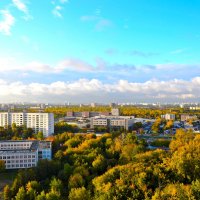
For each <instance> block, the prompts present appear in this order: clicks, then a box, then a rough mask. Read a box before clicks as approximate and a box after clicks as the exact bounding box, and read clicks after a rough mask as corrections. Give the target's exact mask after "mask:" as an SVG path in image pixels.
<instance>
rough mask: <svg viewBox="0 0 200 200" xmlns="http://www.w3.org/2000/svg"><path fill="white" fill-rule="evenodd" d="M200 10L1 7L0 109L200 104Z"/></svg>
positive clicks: (43, 3) (183, 3) (158, 5)
mask: <svg viewBox="0 0 200 200" xmlns="http://www.w3.org/2000/svg"><path fill="white" fill-rule="evenodd" d="M199 9H200V2H199V1H198V0H190V1H188V0H176V1H174V0H115V1H111V0H40V1H36V0H2V1H0V83H1V84H0V93H1V94H0V102H8V101H9V102H12V101H34V102H66V101H71V102H93V101H96V102H110V101H115V102H119V101H120V102H127V101H132V102H134V101H147V102H148V101H151V102H155V101H156V102H157V101H161V102H171V101H178V102H190V101H192V102H194V101H195V102H196V101H199V89H198V88H199V86H200V77H199V76H200V57H199V50H200V45H199V44H200V28H199V21H200V14H199ZM161 86H162V87H161ZM99 94H101V95H99Z"/></svg>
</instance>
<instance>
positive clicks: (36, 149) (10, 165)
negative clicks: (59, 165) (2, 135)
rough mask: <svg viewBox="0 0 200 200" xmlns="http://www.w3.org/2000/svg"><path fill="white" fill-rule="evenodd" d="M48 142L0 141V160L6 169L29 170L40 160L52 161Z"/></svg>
mask: <svg viewBox="0 0 200 200" xmlns="http://www.w3.org/2000/svg"><path fill="white" fill-rule="evenodd" d="M51 152H52V147H51V142H49V141H37V140H34V141H28V140H22V141H14V140H13V141H0V160H3V161H4V162H5V166H6V169H22V168H31V167H35V166H36V165H37V162H38V161H39V160H41V159H49V160H51V159H52V153H51Z"/></svg>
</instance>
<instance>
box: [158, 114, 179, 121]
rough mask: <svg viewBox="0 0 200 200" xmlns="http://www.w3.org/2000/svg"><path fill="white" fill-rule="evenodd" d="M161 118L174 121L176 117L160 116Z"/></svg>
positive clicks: (172, 115) (170, 115)
mask: <svg viewBox="0 0 200 200" xmlns="http://www.w3.org/2000/svg"><path fill="white" fill-rule="evenodd" d="M161 118H163V119H166V120H175V119H176V116H175V114H165V115H161Z"/></svg>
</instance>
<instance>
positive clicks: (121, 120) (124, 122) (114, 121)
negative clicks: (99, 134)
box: [91, 117, 134, 130]
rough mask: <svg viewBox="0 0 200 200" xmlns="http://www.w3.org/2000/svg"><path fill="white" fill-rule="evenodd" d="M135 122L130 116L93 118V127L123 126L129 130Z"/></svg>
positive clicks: (117, 127)
mask: <svg viewBox="0 0 200 200" xmlns="http://www.w3.org/2000/svg"><path fill="white" fill-rule="evenodd" d="M133 124H134V119H132V118H128V117H112V118H111V117H105V118H92V119H91V128H95V127H100V126H101V127H107V128H108V129H110V128H115V129H119V128H123V129H125V130H129V129H130V128H131V127H132V126H133Z"/></svg>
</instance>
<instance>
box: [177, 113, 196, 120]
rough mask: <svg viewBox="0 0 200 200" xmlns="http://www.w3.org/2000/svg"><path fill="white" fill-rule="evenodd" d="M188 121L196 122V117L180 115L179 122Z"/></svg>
mask: <svg viewBox="0 0 200 200" xmlns="http://www.w3.org/2000/svg"><path fill="white" fill-rule="evenodd" d="M190 119H194V120H196V119H197V116H196V115H188V114H182V115H181V121H188V120H190Z"/></svg>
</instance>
